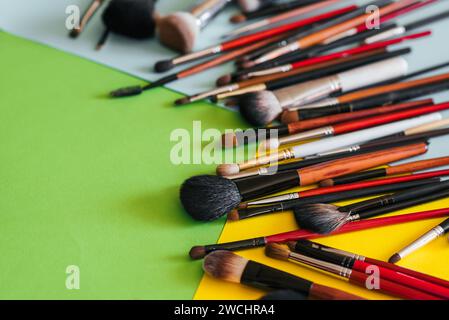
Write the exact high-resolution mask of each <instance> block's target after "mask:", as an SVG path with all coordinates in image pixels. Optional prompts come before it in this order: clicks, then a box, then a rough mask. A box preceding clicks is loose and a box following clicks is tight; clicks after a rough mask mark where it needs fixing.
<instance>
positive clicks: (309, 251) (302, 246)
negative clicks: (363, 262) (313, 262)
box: [293, 241, 355, 269]
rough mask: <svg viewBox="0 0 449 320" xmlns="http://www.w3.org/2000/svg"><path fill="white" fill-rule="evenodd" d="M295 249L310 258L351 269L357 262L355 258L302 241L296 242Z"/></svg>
mask: <svg viewBox="0 0 449 320" xmlns="http://www.w3.org/2000/svg"><path fill="white" fill-rule="evenodd" d="M293 251H294V252H296V253H299V254H302V255H305V256H307V257H310V258H314V259H318V260H321V261H326V262H329V263H333V264H336V265H339V266H342V267H345V268H349V269H352V267H353V266H354V262H355V259H354V258H351V257H348V256H343V255H340V254H337V253H334V252H329V251H324V250H320V249H317V248H314V247H313V246H310V245H307V244H306V243H304V242H302V241H297V242H296V244H295V248H294V250H293Z"/></svg>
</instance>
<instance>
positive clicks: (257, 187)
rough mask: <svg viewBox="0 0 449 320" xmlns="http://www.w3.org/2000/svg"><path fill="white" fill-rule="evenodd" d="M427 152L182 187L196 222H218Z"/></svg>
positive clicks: (399, 151) (415, 148)
mask: <svg viewBox="0 0 449 320" xmlns="http://www.w3.org/2000/svg"><path fill="white" fill-rule="evenodd" d="M426 151H427V145H426V144H425V143H418V144H414V145H408V146H403V147H396V148H392V149H389V150H381V151H377V152H372V153H367V154H361V155H357V156H353V157H349V158H345V159H338V160H334V161H330V162H326V163H322V164H318V165H314V166H310V167H306V168H303V169H299V170H295V171H287V172H281V173H278V174H274V175H266V176H260V177H258V181H257V182H254V180H251V181H249V182H247V181H246V180H245V179H242V180H235V181H233V180H229V179H227V178H223V177H220V176H212V175H201V176H194V177H191V178H189V179H187V180H186V181H185V182H184V183H183V184H182V186H181V190H180V198H181V203H182V205H183V207H184V209H185V210H186V211H187V213H188V214H189V215H191V216H192V217H193V218H194V219H196V220H203V221H209V220H214V219H218V218H220V217H221V216H223V215H224V214H227V213H229V212H230V211H231V210H233V209H235V208H236V207H237V206H238V205H239V204H240V203H241V202H242V201H246V200H249V199H253V198H257V197H260V196H263V195H266V194H270V193H273V192H276V191H282V190H286V189H288V188H290V187H294V186H306V185H311V184H314V183H317V182H318V181H321V180H324V179H325V178H328V177H334V176H341V175H345V174H348V173H351V172H357V171H362V170H366V169H369V168H374V167H376V166H379V165H383V164H387V163H390V162H394V161H398V160H402V159H406V158H409V157H413V156H416V155H420V154H423V153H425V152H426Z"/></svg>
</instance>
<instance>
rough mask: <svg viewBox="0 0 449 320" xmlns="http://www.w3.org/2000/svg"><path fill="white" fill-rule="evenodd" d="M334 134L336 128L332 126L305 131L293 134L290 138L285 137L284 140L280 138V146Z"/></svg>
mask: <svg viewBox="0 0 449 320" xmlns="http://www.w3.org/2000/svg"><path fill="white" fill-rule="evenodd" d="M333 134H334V128H333V127H331V126H327V127H323V128H318V129H314V130H309V131H304V132H300V133H296V134H292V135H289V136H284V137H282V138H279V145H284V144H289V143H295V142H300V141H305V140H310V139H316V138H321V137H327V136H331V135H333Z"/></svg>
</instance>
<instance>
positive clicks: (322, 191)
mask: <svg viewBox="0 0 449 320" xmlns="http://www.w3.org/2000/svg"><path fill="white" fill-rule="evenodd" d="M448 173H449V170H437V171H431V172H426V173H416V174H412V175H407V176H402V177H392V178H390V177H387V178H384V179H378V180H371V181H361V182H353V183H348V184H345V185H338V186H332V187H320V188H316V189H310V190H306V191H299V192H291V193H287V194H282V195H278V196H272V197H268V198H262V199H259V200H253V201H249V202H246V203H242V204H240V206H239V208H247V207H248V206H260V205H267V204H273V203H276V202H283V201H289V200H294V199H302V198H308V197H314V196H318V195H326V194H331V193H332V194H333V193H339V192H347V191H352V190H360V189H363V188H373V187H377V186H384V185H387V184H390V183H391V184H396V183H403V182H409V181H420V180H424V179H432V178H437V177H442V176H447V175H448ZM432 181H433V180H432ZM439 181H440V180H438V179H437V180H435V181H434V182H439ZM323 199H324V197H323ZM315 200H317V198H315ZM345 200H346V199H345ZM325 202H328V201H325ZM228 219H229V220H241V217H240V216H239V212H238V211H236V210H234V211H232V212H231V213H230V214H228Z"/></svg>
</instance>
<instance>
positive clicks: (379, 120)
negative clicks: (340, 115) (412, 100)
mask: <svg viewBox="0 0 449 320" xmlns="http://www.w3.org/2000/svg"><path fill="white" fill-rule="evenodd" d="M446 109H449V103H448V102H446V103H440V104H436V105H433V106H427V107H420V108H418V109H411V110H405V111H399V112H395V113H392V114H386V115H381V116H378V117H372V118H367V119H361V120H359V121H356V122H346V123H340V124H335V125H334V126H333V128H334V134H342V133H347V132H353V131H357V130H360V129H365V128H369V127H374V126H378V125H381V124H385V123H390V122H394V121H399V120H402V119H408V118H413V117H417V116H421V115H424V114H428V113H432V112H438V111H442V110H446Z"/></svg>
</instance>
